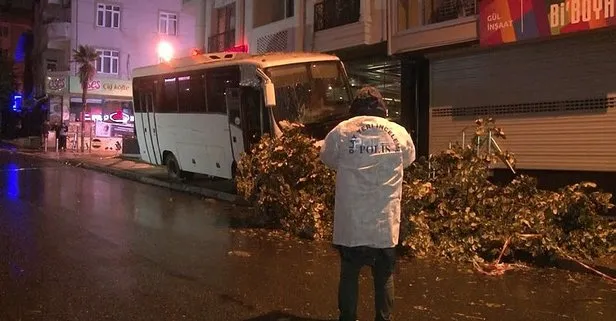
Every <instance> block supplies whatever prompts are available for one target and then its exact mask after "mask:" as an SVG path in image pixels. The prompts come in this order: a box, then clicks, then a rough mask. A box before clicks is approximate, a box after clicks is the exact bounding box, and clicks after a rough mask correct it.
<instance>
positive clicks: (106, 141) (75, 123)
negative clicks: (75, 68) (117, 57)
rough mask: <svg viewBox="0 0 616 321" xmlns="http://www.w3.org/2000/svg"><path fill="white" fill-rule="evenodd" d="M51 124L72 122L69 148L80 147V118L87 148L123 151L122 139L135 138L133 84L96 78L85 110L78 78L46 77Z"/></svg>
mask: <svg viewBox="0 0 616 321" xmlns="http://www.w3.org/2000/svg"><path fill="white" fill-rule="evenodd" d="M47 94H48V95H49V98H50V115H49V120H50V122H51V124H52V125H53V124H57V123H59V122H60V119H62V120H63V121H64V122H65V123H68V125H69V135H68V143H67V148H68V149H76V150H78V149H80V148H81V139H80V137H81V117H82V115H83V117H84V120H85V123H86V127H85V135H84V137H85V139H84V143H85V148H86V149H89V148H91V149H92V150H106V151H118V152H119V151H121V150H122V146H123V140H125V139H132V138H134V122H135V118H134V115H133V107H132V85H131V82H130V81H129V80H120V79H106V78H98V77H95V78H94V79H93V80H92V81H90V83H89V84H88V92H87V97H86V104H87V110H86V112H85V113H82V112H84V109H83V108H84V106H83V101H82V89H81V84H80V82H79V78H78V77H76V76H68V75H61V74H56V75H52V76H50V77H48V79H47Z"/></svg>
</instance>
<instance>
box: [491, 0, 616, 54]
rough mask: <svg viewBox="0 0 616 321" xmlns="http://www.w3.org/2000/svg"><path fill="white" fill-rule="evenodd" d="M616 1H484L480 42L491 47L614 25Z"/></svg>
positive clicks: (615, 24) (615, 22)
mask: <svg viewBox="0 0 616 321" xmlns="http://www.w3.org/2000/svg"><path fill="white" fill-rule="evenodd" d="M615 8H616V0H483V1H481V2H480V8H479V40H480V43H481V45H482V46H492V45H498V44H503V43H510V42H516V41H522V40H529V39H535V38H540V37H549V36H555V35H559V34H565V33H573V32H578V31H585V30H593V29H598V28H603V27H608V26H616V17H615Z"/></svg>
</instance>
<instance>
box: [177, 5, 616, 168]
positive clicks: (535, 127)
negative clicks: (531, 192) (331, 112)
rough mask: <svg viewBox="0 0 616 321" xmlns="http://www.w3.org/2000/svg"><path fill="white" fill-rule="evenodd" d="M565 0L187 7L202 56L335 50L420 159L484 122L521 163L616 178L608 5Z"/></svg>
mask: <svg viewBox="0 0 616 321" xmlns="http://www.w3.org/2000/svg"><path fill="white" fill-rule="evenodd" d="M570 2H571V3H572V4H570V6H572V7H571V8H569V7H567V3H569V2H567V1H564V0H563V1H560V2H559V1H543V0H533V1H514V2H511V1H505V0H484V1H478V0H385V1H379V0H320V1H319V0H258V1H257V0H209V1H208V0H202V1H199V0H185V1H184V3H185V6H192V7H193V8H197V6H200V8H202V9H203V10H202V11H200V12H202V13H203V14H202V15H201V19H203V21H204V22H203V23H202V24H198V26H197V29H199V30H200V31H198V32H197V33H199V32H201V33H202V34H201V36H200V37H201V39H202V40H201V44H202V46H201V47H202V48H203V49H204V50H206V51H209V52H215V51H222V50H240V51H242V50H244V51H248V52H250V53H255V54H256V53H265V52H271V51H319V52H328V53H333V54H336V55H338V56H339V57H340V58H341V59H342V60H343V61H344V63H345V66H346V68H347V72H348V73H349V76H350V78H351V81H352V83H354V84H356V86H357V87H360V86H362V85H365V84H370V85H374V86H377V87H378V88H379V89H381V91H382V92H383V93H384V95H385V97H386V99H387V101H388V102H390V104H391V106H390V108H391V110H392V112H393V113H392V114H394V115H396V119H395V120H396V121H398V122H400V123H402V124H403V125H405V126H406V127H407V128H408V129H410V130H411V132H412V135H413V137H414V139H415V141H416V145H417V148H418V153H419V154H420V155H424V156H427V155H429V154H430V153H435V152H438V151H440V150H443V149H445V148H447V147H448V145H449V143H452V142H455V141H460V140H461V139H462V137H463V134H462V133H463V131H464V128H465V127H467V126H469V125H470V126H471V127H472V125H473V120H474V119H476V118H480V117H487V116H490V117H494V118H495V119H496V120H497V122H498V123H499V124H500V125H501V126H502V127H504V128H505V130H506V132H507V133H508V139H507V140H506V141H505V142H504V143H503V144H504V146H505V147H506V148H507V149H509V150H512V151H513V152H514V153H515V154H516V155H517V160H518V168H521V169H528V170H560V171H614V170H616V145H614V144H615V143H614V142H613V140H611V139H609V137H613V136H615V135H616V126H614V124H615V123H616V120H615V119H614V117H616V116H615V115H616V114H615V112H614V111H615V110H616V109H614V106H613V105H614V102H613V101H612V100H613V97H612V96H613V95H614V94H615V93H616V87H614V86H615V84H616V82H613V81H609V79H610V77H612V73H611V70H612V69H614V68H616V67H615V66H614V63H615V62H614V60H613V59H611V56H612V55H611V54H610V53H611V52H614V49H616V48H615V47H614V46H615V44H616V42H615V41H614V39H616V37H615V34H616V32H615V31H614V29H613V28H611V27H610V26H613V25H614V24H616V21H615V20H614V0H589V1H582V0H579V1H570ZM480 3H481V6H480ZM510 3H511V4H510ZM516 3H517V4H518V5H515V4H516ZM588 6H591V7H588ZM480 7H481V8H480ZM587 8H593V10H590V11H589V10H586V9H587ZM197 11H199V10H197ZM520 17H523V18H520ZM206 22H207V23H206ZM497 31H498V32H497ZM495 32H497V35H496V36H495V35H494V33H495ZM499 37H500V38H499ZM469 135H471V133H470V132H468V133H467V135H466V136H467V137H468V136H469ZM570 136H573V137H574V138H565V137H570Z"/></svg>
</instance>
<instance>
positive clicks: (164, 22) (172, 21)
mask: <svg viewBox="0 0 616 321" xmlns="http://www.w3.org/2000/svg"><path fill="white" fill-rule="evenodd" d="M158 33H162V34H166V35H170V36H175V35H177V34H178V16H177V14H175V13H168V12H161V13H160V14H159V16H158Z"/></svg>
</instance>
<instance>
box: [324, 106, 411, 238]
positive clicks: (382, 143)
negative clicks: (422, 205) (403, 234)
mask: <svg viewBox="0 0 616 321" xmlns="http://www.w3.org/2000/svg"><path fill="white" fill-rule="evenodd" d="M321 160H322V161H323V163H325V164H326V165H327V166H329V167H331V168H332V169H334V170H335V171H336V172H337V174H336V205H335V214H334V244H336V245H343V246H349V247H351V246H369V247H374V248H389V247H394V246H396V245H397V244H398V237H399V232H400V199H401V195H402V176H403V169H404V168H406V167H407V166H409V165H411V163H412V162H413V161H415V145H414V144H413V140H412V138H411V136H410V135H409V133H408V132H407V131H406V129H404V127H402V126H400V125H398V124H396V123H393V122H390V121H388V120H387V119H384V118H380V117H373V116H358V117H354V118H351V119H349V120H346V121H344V122H342V123H340V124H339V125H338V126H336V128H334V129H333V130H332V131H331V132H329V134H327V137H325V140H324V141H323V145H322V146H321Z"/></svg>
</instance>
